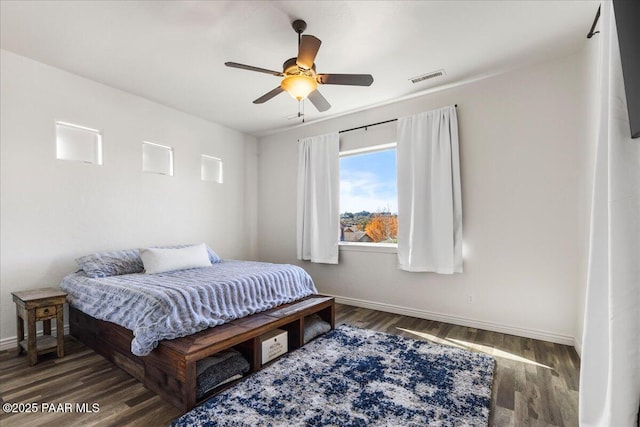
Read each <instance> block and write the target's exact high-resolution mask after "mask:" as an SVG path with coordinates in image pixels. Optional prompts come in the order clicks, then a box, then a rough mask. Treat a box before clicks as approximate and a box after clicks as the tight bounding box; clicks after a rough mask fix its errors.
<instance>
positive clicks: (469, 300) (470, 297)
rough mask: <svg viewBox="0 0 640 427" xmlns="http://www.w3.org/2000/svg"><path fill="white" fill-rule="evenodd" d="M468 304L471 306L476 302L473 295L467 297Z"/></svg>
mask: <svg viewBox="0 0 640 427" xmlns="http://www.w3.org/2000/svg"><path fill="white" fill-rule="evenodd" d="M467 302H468V303H469V304H473V302H474V298H473V295H471V294H469V295H467Z"/></svg>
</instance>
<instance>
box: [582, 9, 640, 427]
mask: <svg viewBox="0 0 640 427" xmlns="http://www.w3.org/2000/svg"><path fill="white" fill-rule="evenodd" d="M601 8H602V11H601V18H600V22H601V29H600V35H599V36H600V69H599V72H600V96H599V108H600V114H599V123H598V135H597V142H596V156H595V168H594V169H595V176H594V181H593V184H594V186H593V200H592V202H593V205H592V211H591V240H590V250H589V272H588V284H587V301H586V307H585V322H584V335H583V347H582V363H581V368H580V396H579V401H580V425H581V426H603V427H604V426H616V427H625V426H626V427H631V426H635V425H636V422H637V421H636V417H637V416H638V407H639V405H640V141H638V140H632V139H631V136H630V132H629V120H628V115H627V106H626V98H625V92H624V82H623V78H622V68H621V60H620V50H619V46H618V37H617V32H616V25H615V16H614V13H613V9H612V5H611V2H608V1H605V2H602V5H601Z"/></svg>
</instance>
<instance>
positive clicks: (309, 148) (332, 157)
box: [296, 132, 340, 264]
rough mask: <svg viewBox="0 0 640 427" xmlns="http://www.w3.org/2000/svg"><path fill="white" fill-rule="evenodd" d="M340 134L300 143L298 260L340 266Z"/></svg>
mask: <svg viewBox="0 0 640 427" xmlns="http://www.w3.org/2000/svg"><path fill="white" fill-rule="evenodd" d="M338 141H339V138H338V132H333V133H329V134H326V135H320V136H314V137H310V138H303V139H301V140H300V141H298V206H297V213H298V216H297V233H296V238H297V257H298V259H300V260H308V261H311V262H317V263H324V264H337V263H338V242H339V240H340V188H339V185H340V183H339V182H340V170H339V167H340V163H339V150H340V147H339V142H338Z"/></svg>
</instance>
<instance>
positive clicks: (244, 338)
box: [69, 295, 335, 412]
mask: <svg viewBox="0 0 640 427" xmlns="http://www.w3.org/2000/svg"><path fill="white" fill-rule="evenodd" d="M312 314H318V315H319V316H320V317H321V318H322V319H323V320H324V321H326V322H327V323H329V324H330V325H331V329H333V328H334V327H335V302H334V298H333V297H327V296H323V295H312V296H310V297H307V298H304V299H302V300H299V301H296V302H293V303H290V304H285V305H281V306H279V307H276V308H274V309H272V310H268V311H264V312H261V313H257V314H254V315H251V316H247V317H243V318H241V319H236V320H233V321H231V322H229V323H225V324H223V325H219V326H216V327H214V328H209V329H205V330H204V331H200V332H198V333H196V334H193V335H189V336H186V337H182V338H177V339H173V340H164V341H161V342H160V343H159V344H158V347H157V348H155V349H154V350H153V351H152V352H151V353H149V355H147V356H135V355H134V354H132V353H131V340H132V338H133V334H132V332H131V331H130V330H129V329H126V328H123V327H122V326H119V325H116V324H114V323H111V322H106V321H103V320H98V319H95V318H93V317H91V316H89V315H88V314H85V313H83V312H81V311H80V310H77V309H75V308H73V307H69V318H70V319H69V324H70V327H71V334H72V335H73V336H74V337H76V338H77V339H79V340H80V341H82V342H83V343H84V344H86V345H87V346H88V347H90V348H92V349H93V350H95V351H96V352H97V353H99V354H101V355H102V356H104V357H106V358H107V359H109V360H110V361H112V362H113V363H115V364H116V365H118V366H119V367H120V368H122V369H124V370H125V371H126V372H128V373H129V374H131V375H132V376H133V377H135V378H136V379H138V380H139V381H141V382H142V383H143V384H144V385H145V386H146V387H147V388H149V389H151V390H153V391H154V392H156V393H157V394H159V395H160V396H161V397H163V398H164V399H165V400H166V401H167V402H169V403H171V404H172V405H174V406H176V407H177V408H178V409H180V410H182V411H183V412H186V411H188V410H190V409H192V408H193V407H194V406H196V405H197V404H199V403H202V402H204V401H205V400H207V399H208V398H210V397H211V396H212V395H214V394H216V393H218V392H220V391H222V390H224V389H225V388H227V387H229V386H230V385H232V384H233V382H231V383H228V384H224V385H223V386H220V387H218V388H216V389H214V390H213V391H212V392H210V393H208V394H207V395H205V396H204V397H202V398H201V399H199V400H197V399H196V362H197V361H198V360H201V359H204V358H205V357H208V356H211V355H213V354H216V353H218V352H220V351H222V350H226V349H229V348H232V347H233V348H235V349H236V350H238V351H240V352H241V353H242V354H243V356H244V357H245V358H246V359H247V360H248V361H249V364H250V366H251V371H250V372H252V373H253V372H257V371H259V370H260V369H261V367H262V366H261V362H262V354H261V352H262V347H261V344H260V336H261V335H263V334H265V333H267V332H269V331H272V330H274V329H283V330H286V331H287V333H288V347H289V351H293V350H295V349H297V348H300V347H302V345H303V337H304V319H305V317H307V316H310V315H312Z"/></svg>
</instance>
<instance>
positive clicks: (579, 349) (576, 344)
mask: <svg viewBox="0 0 640 427" xmlns="http://www.w3.org/2000/svg"><path fill="white" fill-rule="evenodd" d="M573 348H575V349H576V353H578V357H580V358H582V339H578V338H574V339H573Z"/></svg>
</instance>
